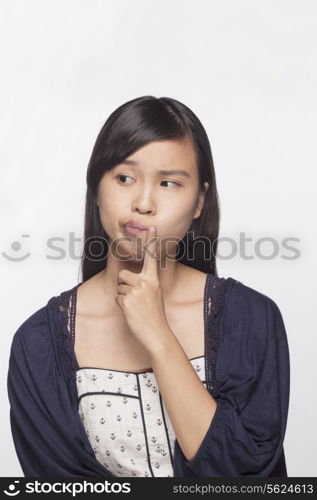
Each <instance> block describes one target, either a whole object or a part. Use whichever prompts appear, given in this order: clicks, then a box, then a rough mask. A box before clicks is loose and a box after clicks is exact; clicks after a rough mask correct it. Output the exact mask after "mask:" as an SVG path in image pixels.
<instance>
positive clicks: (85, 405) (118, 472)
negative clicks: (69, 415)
mask: <svg viewBox="0 0 317 500" xmlns="http://www.w3.org/2000/svg"><path fill="white" fill-rule="evenodd" d="M190 361H191V363H192V366H193V368H194V369H195V371H196V373H197V375H198V376H199V378H200V380H201V381H202V383H203V384H204V385H205V386H206V384H205V378H204V377H205V358H204V356H198V357H196V358H193V359H191V360H190ZM76 385H77V393H78V398H79V416H80V419H81V422H82V425H83V427H84V429H85V434H86V436H87V439H88V440H89V441H90V443H91V445H92V449H93V451H94V453H95V457H96V459H97V460H98V461H99V462H100V463H101V464H102V465H103V466H104V467H105V468H106V469H107V470H109V471H110V472H111V473H112V474H113V475H114V476H125V477H128V476H131V477H132V476H135V477H153V476H154V477H173V467H172V461H173V456H174V447H175V439H176V437H175V433H174V430H173V427H172V424H171V421H170V419H169V415H168V413H167V410H166V407H165V404H164V400H163V399H162V397H161V395H160V391H159V387H158V384H157V381H156V378H155V374H154V373H153V372H139V373H137V372H124V371H119V370H107V369H101V368H99V369H95V368H80V369H79V370H77V373H76Z"/></svg>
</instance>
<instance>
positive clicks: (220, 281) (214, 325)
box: [205, 276, 239, 397]
mask: <svg viewBox="0 0 317 500" xmlns="http://www.w3.org/2000/svg"><path fill="white" fill-rule="evenodd" d="M235 283H239V282H238V281H237V280H235V279H233V278H219V277H217V276H211V279H210V280H209V282H208V285H207V290H206V293H207V300H205V322H206V324H207V335H206V337H205V352H206V357H205V373H206V388H207V390H208V391H209V392H211V394H212V395H213V396H215V397H217V394H218V392H217V381H216V375H215V372H216V357H217V349H218V341H219V324H218V323H219V317H220V312H221V311H222V309H223V305H224V298H225V294H226V292H227V290H228V289H229V288H230V287H231V286H232V285H234V284H235Z"/></svg>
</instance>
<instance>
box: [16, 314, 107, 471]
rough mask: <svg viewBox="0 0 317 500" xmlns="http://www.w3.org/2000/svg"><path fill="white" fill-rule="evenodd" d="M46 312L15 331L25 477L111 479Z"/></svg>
mask: <svg viewBox="0 0 317 500" xmlns="http://www.w3.org/2000/svg"><path fill="white" fill-rule="evenodd" d="M47 316H48V315H47V308H46V307H44V308H42V309H40V310H39V311H37V312H35V313H34V314H33V315H32V316H31V317H30V318H28V319H27V320H26V321H25V322H24V323H23V324H22V325H21V326H20V327H19V328H18V330H17V331H16V332H15V334H14V336H13V340H12V344H11V351H10V358H9V370H8V376H7V388H8V396H9V402H10V423H11V432H12V437H13V441H14V446H15V450H16V453H17V457H18V459H19V462H20V465H21V468H22V470H23V473H24V475H25V477H54V476H55V477H60V476H66V477H70V476H75V477H83V476H97V475H98V476H102V475H104V476H107V475H109V474H108V473H107V470H106V469H105V468H104V467H102V465H101V464H99V462H97V460H96V459H95V457H94V454H93V451H92V450H91V447H90V444H89V442H88V440H87V439H86V436H85V434H84V430H83V428H82V426H81V425H80V421H79V416H78V412H77V411H75V410H74V408H73V407H72V403H71V398H70V397H69V392H68V388H67V385H66V383H65V380H64V378H63V375H62V372H61V370H60V369H59V366H58V365H57V363H56V353H55V344H54V342H53V341H52V335H54V334H55V331H54V329H53V330H52V326H51V325H50V323H49V321H48V317H47Z"/></svg>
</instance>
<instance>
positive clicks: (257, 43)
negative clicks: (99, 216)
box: [0, 0, 317, 476]
mask: <svg viewBox="0 0 317 500" xmlns="http://www.w3.org/2000/svg"><path fill="white" fill-rule="evenodd" d="M0 8H1V15H0V23H1V24H0V34H1V35H0V36H1V40H0V42H1V44H0V50H1V53H0V61H1V80H0V90H1V91H0V99H1V102H0V109H1V113H0V141H1V147H0V155H1V157H0V164H1V193H0V196H1V197H0V203H1V207H0V208H1V211H0V213H1V218H2V219H1V248H0V251H1V252H3V253H2V254H1V255H0V266H1V268H0V269H1V293H2V300H1V305H2V327H1V333H2V342H1V353H0V355H1V360H0V370H1V374H0V375H1V376H0V380H1V391H2V392H1V402H2V404H1V422H0V429H1V434H2V436H1V451H0V455H1V471H0V474H1V475H2V476H19V475H22V472H21V468H20V465H19V463H18V460H17V457H16V454H15V450H14V447H13V442H12V438H11V434H10V424H9V404H8V399H7V395H6V377H7V368H8V357H9V349H10V345H11V340H12V337H13V334H14V332H15V331H16V329H17V328H18V326H19V325H20V324H21V323H22V322H23V321H24V320H25V319H26V318H27V317H29V316H30V315H31V314H32V313H33V312H35V311H36V310H38V309H39V308H40V307H42V306H43V305H45V304H46V303H47V301H48V300H49V298H50V297H52V296H53V295H57V294H59V293H60V292H61V291H63V290H66V289H69V288H71V287H73V286H74V285H75V284H77V283H78V281H79V278H80V277H79V256H80V250H81V243H80V242H79V243H77V244H76V245H75V250H76V253H77V259H76V258H73V257H71V256H70V255H69V252H68V240H69V234H70V233H72V232H73V233H75V236H76V237H77V238H79V239H81V238H82V231H83V214H84V196H85V190H86V181H85V176H86V168H87V165H88V161H89V157H90V154H91V151H92V147H93V145H94V142H95V140H96V137H97V134H98V132H99V130H100V128H101V127H102V125H103V123H104V122H105V121H106V119H107V117H108V116H109V114H110V113H111V112H112V111H113V110H114V109H115V108H117V107H118V106H119V105H121V104H123V103H124V102H126V101H127V100H130V99H133V98H135V97H139V96H142V95H154V96H156V97H162V96H169V97H173V98H175V99H178V100H180V101H182V102H184V103H185V104H186V105H188V106H189V107H190V108H191V109H192V110H193V111H194V112H195V113H196V114H197V116H198V117H199V118H200V120H201V121H202V123H203V125H204V127H205V128H206V131H207V134H208V136H209V139H210V142H211V146H212V151H213V157H214V162H215V169H216V176H217V183H218V190H219V196H220V201H221V232H220V236H221V237H227V238H232V239H233V240H234V241H235V242H236V244H237V245H239V235H240V233H245V236H246V237H249V238H251V239H252V240H251V241H250V242H248V243H247V247H246V248H247V254H248V255H251V256H252V255H253V256H254V258H253V259H251V260H246V259H244V258H242V257H241V256H240V255H239V252H238V255H237V256H236V257H234V258H230V259H227V260H224V259H220V260H219V261H218V274H219V276H224V277H229V276H231V277H233V278H235V279H238V280H239V281H242V282H243V283H244V284H246V285H248V286H250V287H253V288H255V289H257V290H258V291H260V292H262V293H264V294H266V295H268V296H270V297H271V298H272V299H273V300H274V301H275V302H276V303H277V304H278V306H279V308H280V310H281V312H282V315H283V318H284V322H285V326H286V330H287V334H288V340H289V348H290V354H291V399H290V408H289V418H288V426H287V432H286V437H285V441H284V446H285V452H286V459H287V468H288V474H289V476H313V475H314V476H316V475H317V474H316V472H317V446H316V441H317V438H316V414H317V405H316V368H315V366H314V365H316V347H317V346H316V260H315V258H314V257H315V254H316V222H315V218H316V203H315V197H316V194H315V193H316V129H317V127H316V111H317V109H316V88H317V82H316V76H317V68H316V63H317V59H316V55H317V50H316V49H317V47H316V45H317V29H316V25H317V20H316V19H317V3H316V2H315V1H314V0H311V1H309V0H298V1H294V0H283V1H281V0H265V1H264V0H262V1H259V0H221V1H220V0H219V1H214V0H198V1H197V0H196V1H195V2H194V1H188V0H173V1H170V0H169V1H167V0H160V1H159V2H154V1H145V0H133V1H132V0H124V1H122V0H121V1H120V0H113V1H109V0H107V1H106V0H104V1H102V0H98V1H97V0H89V1H88V0H87V1H82V0H81V1H80V0H66V1H65V0H63V1H61V0H54V1H47V0H46V1H43V0H29V1H28V2H25V1H21V0H20V1H17V0H2V1H1V4H0ZM313 228H315V229H313ZM23 235H29V236H28V237H26V236H23ZM52 236H55V237H61V238H64V242H63V243H62V246H63V247H64V248H65V251H66V256H65V257H64V258H63V259H59V260H52V259H49V258H48V257H47V255H48V254H49V255H50V256H52V255H53V256H56V255H57V254H56V252H54V251H53V250H48V248H47V245H46V241H47V239H48V238H50V237H52ZM262 237H270V238H274V239H275V240H276V241H277V243H278V246H279V255H278V256H277V257H275V258H274V259H270V260H265V259H261V258H259V257H257V256H256V255H255V250H254V244H255V242H256V241H257V240H258V239H259V238H262ZM288 237H294V238H298V241H297V242H295V243H293V244H292V245H293V246H295V247H296V248H298V249H299V251H300V256H299V258H297V259H295V260H286V259H283V258H282V256H283V255H284V256H285V255H288V256H290V255H293V253H292V252H290V251H287V250H285V249H283V247H282V240H283V239H284V238H288ZM13 242H17V243H16V246H15V245H13V247H11V245H12V243H13ZM19 243H20V244H21V245H22V247H21V248H20V249H18V248H17V247H18V244H19ZM60 245H61V244H60ZM264 250H265V245H264V246H263V248H262V251H263V253H265V252H264ZM271 250H272V248H271V245H270V244H269V245H268V246H267V248H266V253H267V254H270V252H271ZM229 251H230V248H228V246H227V245H224V246H223V247H222V250H221V252H222V255H225V254H226V252H227V253H228V252H229ZM27 252H30V256H29V257H28V258H27V259H25V260H23V261H19V262H14V261H13V260H12V259H13V258H14V259H15V258H17V257H18V258H19V257H21V256H23V255H25V254H26V253H27ZM8 256H9V258H8Z"/></svg>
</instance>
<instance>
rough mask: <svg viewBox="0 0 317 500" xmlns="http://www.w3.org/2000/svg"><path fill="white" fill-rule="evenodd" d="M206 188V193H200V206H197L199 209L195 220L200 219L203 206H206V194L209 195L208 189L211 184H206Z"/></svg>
mask: <svg viewBox="0 0 317 500" xmlns="http://www.w3.org/2000/svg"><path fill="white" fill-rule="evenodd" d="M204 188H205V191H204V192H203V193H199V198H198V205H197V208H196V210H195V213H194V217H193V219H198V217H200V214H201V211H202V209H203V206H204V201H205V196H206V193H207V191H208V188H209V182H204Z"/></svg>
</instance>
